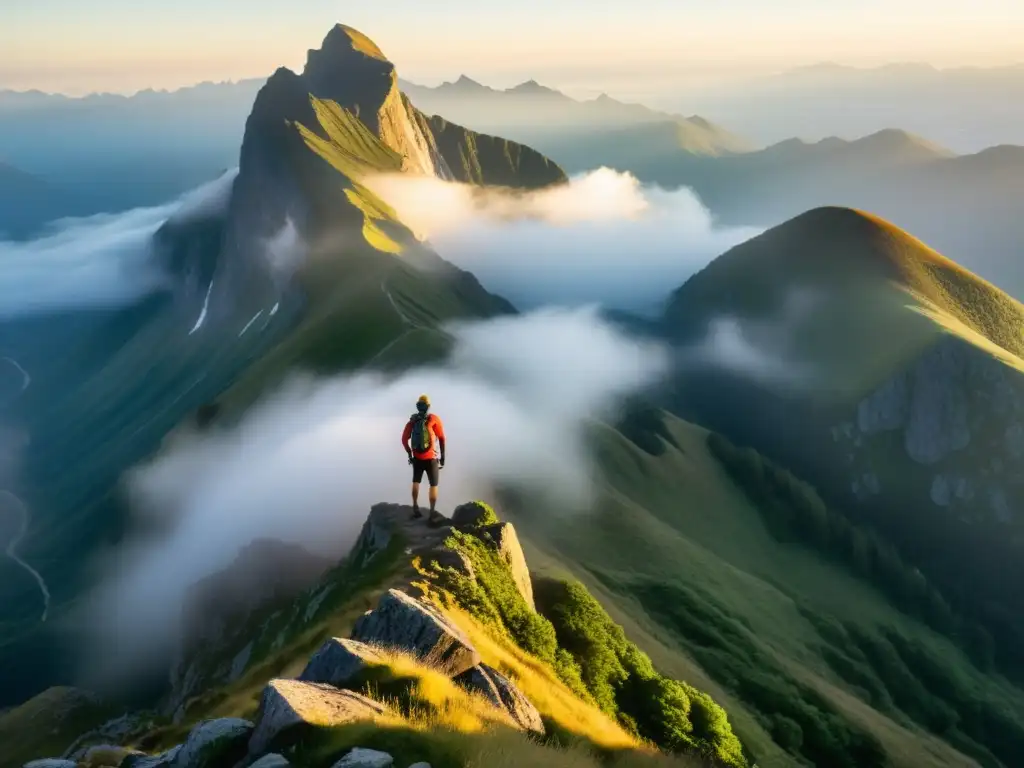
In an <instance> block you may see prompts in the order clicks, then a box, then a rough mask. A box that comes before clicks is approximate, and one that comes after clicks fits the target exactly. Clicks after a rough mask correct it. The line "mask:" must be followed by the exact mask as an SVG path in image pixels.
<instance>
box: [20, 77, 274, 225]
mask: <svg viewBox="0 0 1024 768" xmlns="http://www.w3.org/2000/svg"><path fill="white" fill-rule="evenodd" d="M263 82H264V81H263V80H262V79H258V80H245V81H241V82H238V83H202V84H199V85H196V86H193V87H190V88H182V89H180V90H177V91H172V92H168V91H142V92H140V93H137V94H135V95H134V96H119V95H115V94H94V95H91V96H86V97H83V98H71V97H68V96H62V95H58V94H46V93H41V92H39V91H28V92H15V91H0V148H2V152H3V159H4V160H6V161H7V162H9V163H11V164H12V165H14V166H16V167H18V168H20V169H22V170H24V171H25V172H27V173H29V174H31V175H33V176H36V177H38V178H40V179H42V180H44V181H46V182H47V183H48V184H49V185H51V186H52V187H53V188H55V189H58V190H62V191H63V193H64V194H65V196H66V199H68V200H73V201H74V205H71V204H70V203H69V204H68V205H66V206H65V207H64V208H63V209H62V210H61V212H60V214H59V215H68V214H71V213H74V214H90V213H99V212H112V211H119V210H125V209H127V208H134V207H139V206H152V205H158V204H161V203H165V202H167V201H168V200H170V199H172V198H174V197H176V196H178V195H180V194H181V193H183V192H185V191H187V190H189V189H192V188H194V187H196V186H198V185H199V184H201V183H203V182H205V181H208V180H210V179H212V178H214V177H215V176H216V175H217V174H218V173H219V172H220V171H222V170H223V169H224V168H231V167H234V166H236V165H238V147H239V145H240V144H241V141H242V132H243V130H244V127H245V119H246V116H247V115H248V114H249V110H250V109H251V108H252V103H253V99H254V98H255V96H256V92H257V91H258V90H259V87H260V86H261V85H262V83H263ZM30 228H31V227H21V229H22V230H25V229H30ZM0 229H4V227H3V226H2V224H0Z"/></svg>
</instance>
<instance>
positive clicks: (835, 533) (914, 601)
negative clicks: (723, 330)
mask: <svg viewBox="0 0 1024 768" xmlns="http://www.w3.org/2000/svg"><path fill="white" fill-rule="evenodd" d="M707 444H708V448H709V450H710V452H711V454H712V455H713V456H715V458H716V459H718V461H719V462H720V463H721V465H722V466H723V467H724V468H725V470H726V471H727V472H728V473H729V475H730V476H731V477H732V478H733V480H734V481H735V482H736V484H737V485H738V486H739V487H740V488H741V489H742V490H743V491H744V493H745V494H746V495H747V496H748V498H749V499H750V501H751V504H752V505H753V506H754V507H755V508H756V509H757V510H758V511H759V512H760V513H761V515H762V516H763V518H764V521H765V525H766V526H767V528H768V530H769V532H770V533H771V534H772V535H773V536H774V537H775V538H776V539H777V540H779V541H783V542H794V543H799V544H803V545H805V546H808V547H810V548H811V549H813V550H815V551H817V552H821V553H823V554H825V556H826V557H828V558H829V559H830V560H832V561H833V562H836V563H838V564H840V565H842V566H844V567H845V568H846V569H847V570H848V571H850V572H851V573H853V574H854V575H856V576H859V577H861V578H864V579H865V580H867V581H869V582H870V583H871V584H873V585H874V586H875V587H877V588H878V589H879V590H880V591H881V592H882V593H883V594H884V595H885V596H886V597H887V598H889V600H891V601H892V602H893V604H895V605H896V606H898V607H899V608H900V609H901V610H903V611H904V612H906V613H907V614H909V615H910V616H914V617H915V618H918V619H920V620H922V621H923V622H925V623H926V624H928V625H929V626H930V627H931V628H932V629H934V630H936V631H937V632H940V633H942V634H944V635H946V636H947V637H949V638H950V639H952V640H953V641H954V642H956V643H957V644H958V645H960V646H961V647H962V648H963V649H964V651H965V652H966V653H967V654H968V655H969V656H970V657H971V658H972V659H973V660H974V662H975V664H977V666H978V667H979V668H980V669H982V670H984V671H989V670H991V669H992V667H993V664H994V643H993V640H992V637H991V635H990V634H989V633H988V631H987V630H986V629H985V628H983V627H981V626H980V625H978V624H976V623H974V622H970V621H967V620H965V619H963V618H962V617H960V616H957V615H956V614H955V613H954V612H953V609H952V608H951V607H950V605H949V603H947V601H946V600H945V598H944V597H943V595H942V594H941V593H940V592H939V591H938V590H937V589H936V588H935V587H934V586H933V585H932V584H931V583H929V581H928V580H927V579H926V578H925V577H924V575H923V574H922V573H921V571H919V570H918V569H917V568H915V567H913V566H911V565H909V564H907V563H906V562H905V561H904V560H903V559H902V558H901V557H900V554H899V553H898V552H897V551H896V549H895V548H894V547H893V546H892V545H891V544H889V543H888V542H887V541H885V540H884V539H882V538H881V537H880V536H879V535H878V534H877V533H876V532H875V531H873V530H871V529H868V528H866V527H864V526H862V525H857V524H855V523H852V522H851V521H850V520H849V519H848V518H847V517H846V516H845V515H842V514H841V513H839V512H836V511H834V510H832V509H830V508H829V507H827V506H826V505H825V502H824V501H822V499H821V497H820V496H819V495H818V493H817V491H816V490H815V489H814V488H813V487H812V486H810V485H808V484H807V483H805V482H803V481H801V480H798V479H797V478H796V477H794V476H793V475H792V474H791V473H790V472H788V471H787V470H785V469H782V468H781V467H779V466H778V465H776V464H775V463H773V462H771V461H769V460H767V459H765V458H764V457H763V456H761V455H760V454H758V453H757V452H756V451H754V450H753V449H750V448H738V447H736V446H735V445H733V444H732V443H731V442H729V441H728V440H727V439H726V438H724V437H722V436H721V435H717V434H714V433H711V434H709V435H708V438H707Z"/></svg>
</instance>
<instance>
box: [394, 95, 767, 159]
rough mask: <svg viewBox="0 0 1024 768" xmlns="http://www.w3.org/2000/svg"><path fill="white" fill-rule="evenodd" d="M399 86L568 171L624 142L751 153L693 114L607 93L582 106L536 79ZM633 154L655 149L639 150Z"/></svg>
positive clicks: (430, 108)
mask: <svg viewBox="0 0 1024 768" xmlns="http://www.w3.org/2000/svg"><path fill="white" fill-rule="evenodd" d="M401 87H402V90H403V92H405V93H406V94H408V96H409V97H410V98H411V99H412V100H413V102H414V103H415V104H416V105H417V106H419V107H420V108H421V109H423V110H425V111H427V112H430V113H439V114H443V115H445V116H446V117H449V118H451V119H454V120H459V121H461V122H464V123H465V124H466V125H470V126H473V127H474V128H477V129H479V130H486V131H490V132H494V133H500V134H501V135H503V136H510V137H512V138H515V139H518V140H520V141H526V142H529V143H530V144H531V145H533V146H536V147H537V148H538V149H541V150H542V151H544V152H545V153H547V154H550V155H555V154H557V155H558V156H559V157H560V158H561V159H560V161H559V162H562V163H564V164H565V165H566V166H567V167H568V168H570V169H571V170H579V169H580V168H582V167H585V168H591V167H594V166H593V165H590V164H588V162H587V160H586V158H588V157H591V158H592V157H595V156H598V155H600V153H602V152H610V151H614V149H615V148H616V146H617V145H618V144H619V143H620V142H627V143H631V144H642V143H649V142H651V141H657V142H660V146H661V147H662V148H665V146H666V142H667V146H669V147H672V148H675V149H678V150H682V151H686V152H692V153H694V154H698V155H704V154H707V155H719V154H728V153H733V152H742V151H745V150H748V149H750V144H749V143H748V142H747V141H745V140H744V139H742V138H740V137H738V136H735V135H734V134H732V133H730V132H729V131H727V130H726V129H724V128H722V127H720V126H717V125H714V124H713V123H711V122H709V121H707V120H705V119H704V118H702V117H699V116H696V115H695V116H691V117H683V116H681V115H673V114H669V113H666V112H659V111H657V110H654V109H651V108H649V107H646V106H643V105H642V104H629V103H625V102H621V101H618V100H616V99H613V98H611V97H610V96H608V95H607V94H602V95H601V96H598V97H597V98H594V99H590V100H587V101H580V100H577V99H573V98H571V97H569V96H567V95H566V94H564V93H562V92H560V91H558V90H555V89H553V88H548V87H546V86H543V85H541V84H539V83H537V82H536V81H534V80H529V81H527V82H525V83H521V84H520V85H517V86H514V87H512V88H508V89H505V90H499V89H496V88H491V87H489V86H486V85H482V84H481V83H478V82H477V81H475V80H472V79H470V78H468V77H466V76H465V75H463V76H462V77H460V78H459V79H458V80H456V81H455V82H446V83H443V84H442V85H439V86H437V87H436V88H429V87H426V86H422V85H416V84H415V83H410V82H406V81H402V83H401ZM666 137H667V138H666ZM633 149H634V151H637V152H641V153H642V152H645V151H650V150H645V149H644V148H643V147H640V146H634V147H633ZM627 151H628V150H627ZM595 153H596V154H595Z"/></svg>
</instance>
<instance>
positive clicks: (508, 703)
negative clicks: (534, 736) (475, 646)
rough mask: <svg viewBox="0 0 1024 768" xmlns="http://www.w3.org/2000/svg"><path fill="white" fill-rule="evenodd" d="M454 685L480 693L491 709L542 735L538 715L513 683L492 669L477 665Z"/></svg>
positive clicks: (456, 680)
mask: <svg viewBox="0 0 1024 768" xmlns="http://www.w3.org/2000/svg"><path fill="white" fill-rule="evenodd" d="M455 682H456V683H458V684H459V685H461V686H462V687H463V688H465V689H466V690H468V691H471V692H474V693H482V694H483V695H484V696H485V697H487V698H488V699H489V700H490V701H491V703H492V704H494V706H495V707H497V708H498V709H500V710H503V711H504V712H507V713H508V714H509V716H510V717H511V718H512V720H513V721H514V722H515V723H516V724H517V725H519V727H520V728H522V729H523V730H526V731H534V732H535V733H539V734H541V735H544V732H545V729H544V721H543V720H542V719H541V716H540V712H538V711H537V708H536V707H535V706H533V704H532V703H531V702H530V700H529V699H528V698H526V696H524V695H523V692H522V691H520V690H519V688H517V687H516V684H515V683H513V682H512V681H511V680H509V679H508V678H507V677H505V676H504V675H503V674H501V673H500V672H499V671H498V670H496V669H494V668H493V667H489V666H487V665H486V664H479V665H477V666H475V667H473V668H472V669H470V670H467V671H466V672H463V673H462V674H461V675H459V676H458V677H456V678H455Z"/></svg>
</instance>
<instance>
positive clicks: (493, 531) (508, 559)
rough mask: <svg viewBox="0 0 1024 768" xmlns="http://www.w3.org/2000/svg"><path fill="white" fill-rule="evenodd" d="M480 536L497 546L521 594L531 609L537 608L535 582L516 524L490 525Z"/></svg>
mask: <svg viewBox="0 0 1024 768" xmlns="http://www.w3.org/2000/svg"><path fill="white" fill-rule="evenodd" d="M479 536H480V538H481V539H483V540H484V541H488V542H490V543H492V544H493V545H494V546H495V547H497V549H498V554H499V555H500V556H501V558H502V560H504V561H505V564H506V565H508V567H509V569H510V570H511V571H512V578H513V580H514V581H515V583H516V589H518V590H519V594H521V595H522V596H523V599H524V600H525V601H526V604H527V605H528V606H530V609H531V610H534V611H535V610H537V606H536V605H535V604H534V601H533V582H532V581H530V569H529V567H528V566H527V565H526V555H524V554H523V547H522V545H521V544H520V543H519V537H518V536H517V535H516V529H515V526H513V525H512V523H498V524H497V525H489V526H486V527H484V528H482V529H481V530H480V533H479Z"/></svg>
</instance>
